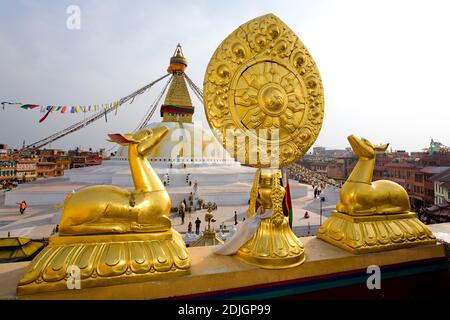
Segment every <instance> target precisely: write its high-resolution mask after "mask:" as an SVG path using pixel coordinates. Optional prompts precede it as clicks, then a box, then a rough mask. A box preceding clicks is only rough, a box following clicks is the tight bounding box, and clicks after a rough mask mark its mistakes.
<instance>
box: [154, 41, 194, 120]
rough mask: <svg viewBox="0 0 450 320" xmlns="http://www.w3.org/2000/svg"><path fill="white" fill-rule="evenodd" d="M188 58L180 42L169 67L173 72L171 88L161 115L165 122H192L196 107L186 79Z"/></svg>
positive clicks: (169, 70) (168, 69) (170, 71)
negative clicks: (193, 104)
mask: <svg viewBox="0 0 450 320" xmlns="http://www.w3.org/2000/svg"><path fill="white" fill-rule="evenodd" d="M187 63H188V61H187V59H186V58H185V57H184V55H183V51H182V49H181V45H180V44H178V45H177V48H176V49H175V52H174V54H173V56H172V57H171V58H170V65H169V67H168V68H167V71H168V72H169V73H172V74H173V78H172V81H171V83H170V87H169V90H168V92H167V95H166V99H165V100H164V104H163V105H162V106H161V117H163V122H184V123H192V115H193V114H194V107H193V106H192V101H191V97H190V95H189V91H188V88H187V85H186V81H185V79H184V70H185V69H186V67H187Z"/></svg>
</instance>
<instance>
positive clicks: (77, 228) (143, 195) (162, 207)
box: [59, 126, 171, 235]
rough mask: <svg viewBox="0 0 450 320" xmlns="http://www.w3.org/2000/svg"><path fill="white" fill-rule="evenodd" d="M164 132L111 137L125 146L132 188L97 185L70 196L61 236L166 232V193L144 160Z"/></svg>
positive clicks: (167, 203) (165, 131) (143, 131)
mask: <svg viewBox="0 0 450 320" xmlns="http://www.w3.org/2000/svg"><path fill="white" fill-rule="evenodd" d="M167 133H168V128H167V127H164V126H161V127H157V128H153V129H143V130H140V131H138V132H136V133H133V134H110V135H109V137H110V139H111V140H110V141H113V142H116V143H119V144H120V145H123V146H128V161H129V164H130V169H131V175H132V177H133V182H134V186H135V189H134V190H132V191H129V190H127V189H123V188H119V187H116V186H108V185H99V186H91V187H87V188H84V189H81V190H80V191H78V192H72V193H70V194H69V195H68V196H67V197H66V200H65V202H64V211H63V214H62V217H61V222H60V228H59V230H60V232H59V233H60V235H75V234H76V235H80V234H105V233H127V232H161V231H166V230H169V229H170V228H171V222H170V219H169V212H170V207H171V203H170V198H169V194H168V193H167V191H166V189H165V188H164V186H163V184H162V183H161V180H160V179H159V177H158V175H157V174H156V173H155V171H154V170H153V168H152V167H151V166H150V163H149V162H148V160H147V157H148V156H149V154H150V153H151V152H152V150H153V149H154V148H155V147H156V146H157V145H158V143H159V142H161V140H162V139H163V138H164V136H165V135H166V134H167Z"/></svg>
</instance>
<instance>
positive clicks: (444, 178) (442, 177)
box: [430, 169, 450, 205]
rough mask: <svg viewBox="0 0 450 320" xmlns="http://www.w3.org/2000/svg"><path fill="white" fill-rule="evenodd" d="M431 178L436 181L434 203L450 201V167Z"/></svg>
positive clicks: (439, 203) (442, 203)
mask: <svg viewBox="0 0 450 320" xmlns="http://www.w3.org/2000/svg"><path fill="white" fill-rule="evenodd" d="M430 180H431V181H433V183H434V204H435V205H445V204H447V203H450V169H447V170H445V171H444V172H442V173H439V174H436V175H434V176H432V177H431V178H430Z"/></svg>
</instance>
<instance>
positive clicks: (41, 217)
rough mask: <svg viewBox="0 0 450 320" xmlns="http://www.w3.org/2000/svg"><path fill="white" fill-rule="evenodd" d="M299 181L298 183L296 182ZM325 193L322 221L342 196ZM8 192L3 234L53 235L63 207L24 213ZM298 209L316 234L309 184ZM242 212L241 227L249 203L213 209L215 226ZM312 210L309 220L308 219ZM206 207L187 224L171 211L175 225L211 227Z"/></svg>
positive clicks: (0, 221)
mask: <svg viewBox="0 0 450 320" xmlns="http://www.w3.org/2000/svg"><path fill="white" fill-rule="evenodd" d="M294 183H297V182H294ZM322 196H324V197H325V202H323V203H322V221H325V219H326V218H327V217H329V216H330V214H331V212H332V211H333V210H334V207H335V205H336V202H337V200H338V198H339V195H338V190H337V189H335V188H326V189H325V190H324V191H323V193H322ZM4 197H5V196H4V191H0V237H7V236H8V233H9V235H10V236H11V237H28V238H31V239H42V238H47V237H49V236H50V235H51V234H52V233H53V231H54V227H55V225H56V224H57V223H58V221H59V219H60V216H61V209H60V208H58V207H57V206H54V205H42V206H29V207H28V208H27V210H26V211H25V213H24V214H23V215H21V214H20V213H19V210H18V207H17V206H5V205H4ZM292 205H293V209H294V217H293V227H294V228H293V229H294V232H295V233H296V234H297V235H298V236H307V235H313V234H315V232H316V230H317V228H318V226H319V224H320V201H319V198H316V199H314V196H313V189H312V187H311V186H309V185H303V188H302V194H301V197H300V198H297V199H294V200H293V201H292ZM235 211H236V212H237V215H238V226H239V223H242V219H243V218H244V217H245V216H246V211H247V205H240V206H219V207H218V208H217V210H215V211H213V214H214V219H216V222H215V223H213V224H212V225H213V226H214V227H215V229H219V226H220V225H221V224H222V222H223V223H224V224H225V225H226V226H227V229H228V230H229V229H230V228H231V227H232V226H233V225H234V212H235ZM306 211H308V213H309V216H310V217H309V219H305V218H304V214H305V212H306ZM206 212H207V211H206V210H205V209H203V210H198V211H193V212H191V213H186V216H185V221H184V224H181V218H180V216H179V215H178V214H177V213H172V214H171V219H172V224H173V227H174V228H175V229H176V230H177V231H179V232H180V233H182V234H184V233H186V232H187V230H188V224H189V222H190V221H191V222H192V224H193V230H195V224H194V221H195V220H196V219H197V217H198V218H199V219H200V220H201V226H200V230H204V229H205V227H206V226H207V223H206V222H205V214H206Z"/></svg>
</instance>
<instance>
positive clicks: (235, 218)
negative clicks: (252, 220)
mask: <svg viewBox="0 0 450 320" xmlns="http://www.w3.org/2000/svg"><path fill="white" fill-rule="evenodd" d="M237 224H238V221H237V212H236V211H235V212H234V225H237Z"/></svg>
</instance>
